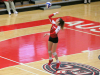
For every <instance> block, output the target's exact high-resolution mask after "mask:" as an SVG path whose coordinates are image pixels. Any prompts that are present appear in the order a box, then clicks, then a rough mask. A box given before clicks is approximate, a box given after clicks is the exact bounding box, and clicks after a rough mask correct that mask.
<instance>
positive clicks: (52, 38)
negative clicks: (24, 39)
mask: <svg viewBox="0 0 100 75" xmlns="http://www.w3.org/2000/svg"><path fill="white" fill-rule="evenodd" d="M56 14H58V12H56V13H53V14H51V15H49V20H50V22H51V23H52V26H51V30H50V33H46V34H44V37H45V36H46V35H49V40H48V53H49V63H48V65H50V64H51V63H52V62H53V59H52V54H53V56H54V57H55V59H56V69H58V68H59V66H60V64H61V62H60V61H59V60H58V56H57V53H56V48H57V44H58V35H57V34H58V32H59V31H60V29H63V28H64V21H63V20H62V18H58V19H57V20H56V21H54V20H52V16H54V15H56ZM51 48H52V51H51Z"/></svg>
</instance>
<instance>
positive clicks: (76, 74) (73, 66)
mask: <svg viewBox="0 0 100 75" xmlns="http://www.w3.org/2000/svg"><path fill="white" fill-rule="evenodd" d="M42 67H43V69H44V70H45V71H47V72H49V73H51V74H55V75H100V70H99V69H97V68H95V67H92V66H89V65H85V64H79V63H73V62H61V65H60V68H59V69H58V70H56V63H55V62H54V63H52V64H51V65H50V66H48V64H44V65H43V66H42Z"/></svg>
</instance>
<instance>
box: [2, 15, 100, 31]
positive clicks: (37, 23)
mask: <svg viewBox="0 0 100 75" xmlns="http://www.w3.org/2000/svg"><path fill="white" fill-rule="evenodd" d="M57 18H59V17H57ZM57 18H53V19H54V20H56V19H57ZM62 18H63V19H64V20H65V22H70V21H85V22H90V23H95V24H99V25H100V23H99V22H94V21H89V20H85V19H80V18H76V17H71V16H64V17H62ZM46 24H51V23H50V21H49V19H45V20H38V21H32V22H25V23H19V24H12V25H6V26H0V32H2V31H8V30H14V29H21V28H28V27H34V26H40V25H46Z"/></svg>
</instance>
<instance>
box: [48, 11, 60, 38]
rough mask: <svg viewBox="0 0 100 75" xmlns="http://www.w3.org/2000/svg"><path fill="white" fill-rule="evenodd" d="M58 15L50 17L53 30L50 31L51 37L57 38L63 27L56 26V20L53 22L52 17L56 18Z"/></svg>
mask: <svg viewBox="0 0 100 75" xmlns="http://www.w3.org/2000/svg"><path fill="white" fill-rule="evenodd" d="M55 14H56V13H54V14H51V15H49V20H50V22H51V23H52V26H51V29H50V37H52V38H56V37H57V34H58V32H59V31H60V29H61V27H60V26H59V25H58V26H56V23H55V21H54V20H52V16H54V15H55Z"/></svg>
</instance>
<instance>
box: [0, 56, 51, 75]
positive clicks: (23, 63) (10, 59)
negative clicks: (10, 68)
mask: <svg viewBox="0 0 100 75" xmlns="http://www.w3.org/2000/svg"><path fill="white" fill-rule="evenodd" d="M0 58H3V59H6V60H8V61H11V62H14V63H17V64H20V65H23V66H26V67H29V68H32V69H35V70H38V71H41V72H44V73H47V74H50V73H48V72H46V71H43V70H40V69H37V68H34V67H31V66H28V65H25V64H24V63H19V62H17V61H14V60H11V59H9V58H5V57H3V56H0ZM3 69H4V68H3ZM1 70H2V69H1Z"/></svg>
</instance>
